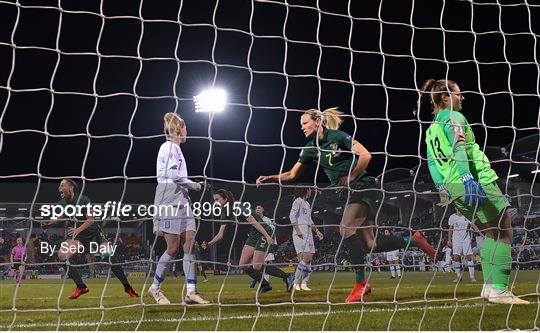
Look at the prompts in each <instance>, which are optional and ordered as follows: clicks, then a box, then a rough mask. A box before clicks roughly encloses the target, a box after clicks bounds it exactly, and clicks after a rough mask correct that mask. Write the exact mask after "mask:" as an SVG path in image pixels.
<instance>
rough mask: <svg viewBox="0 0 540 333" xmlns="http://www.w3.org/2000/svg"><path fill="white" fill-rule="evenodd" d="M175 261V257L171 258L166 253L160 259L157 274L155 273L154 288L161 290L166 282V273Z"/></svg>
mask: <svg viewBox="0 0 540 333" xmlns="http://www.w3.org/2000/svg"><path fill="white" fill-rule="evenodd" d="M173 259H174V257H172V256H170V255H169V254H168V253H167V252H164V253H163V254H162V255H161V257H159V261H158V264H157V265H156V272H155V273H154V282H153V283H152V288H154V289H157V288H159V286H160V285H161V283H162V282H163V281H165V271H166V270H167V268H168V267H169V265H170V264H171V260H173Z"/></svg>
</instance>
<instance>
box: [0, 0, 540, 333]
mask: <svg viewBox="0 0 540 333" xmlns="http://www.w3.org/2000/svg"><path fill="white" fill-rule="evenodd" d="M539 10H540V6H539V5H538V4H536V3H534V2H533V1H525V2H517V1H479V2H474V1H415V0H412V1H399V2H395V1H394V2H391V1H386V2H383V1H380V2H370V1H352V0H348V1H345V0H342V1H327V2H322V1H321V2H319V1H317V2H314V1H301V0H298V1H272V0H258V1H219V0H216V1H196V2H195V1H180V2H178V3H174V2H167V3H163V2H159V3H157V2H151V1H142V0H141V1H133V2H130V3H119V2H114V1H105V0H101V1H84V2H75V1H58V2H57V3H50V2H46V1H43V2H35V1H16V2H12V1H0V18H1V20H0V21H2V22H3V23H2V28H3V29H1V32H0V54H1V56H0V59H2V61H1V63H0V101H1V103H2V114H1V115H0V165H1V166H2V167H1V168H0V179H1V180H2V187H3V189H2V190H1V191H0V193H1V194H0V195H1V197H0V202H1V204H0V217H1V218H2V220H0V229H2V232H3V234H2V235H1V236H2V240H3V241H4V242H3V247H2V244H0V248H4V249H7V248H8V245H9V243H10V242H11V240H12V238H13V237H14V235H15V234H16V233H19V234H20V235H21V236H23V238H24V239H25V244H27V245H28V244H30V243H31V242H33V241H34V238H33V237H31V235H32V234H34V233H36V234H37V236H38V239H41V235H40V233H41V229H40V228H39V222H40V218H39V216H38V215H36V214H37V213H36V212H37V210H38V208H39V207H40V206H41V204H43V203H50V202H53V201H54V200H55V199H56V198H57V191H56V187H57V182H59V181H60V180H61V179H62V178H65V177H70V178H74V179H77V180H78V181H79V182H80V187H81V191H82V192H83V193H85V194H88V195H89V196H90V197H91V198H92V199H93V200H94V201H95V202H103V203H105V202H106V201H107V200H115V201H117V202H120V201H122V202H127V203H134V204H148V203H151V199H153V193H154V190H155V157H156V154H157V150H158V147H159V144H160V143H161V142H162V141H163V140H164V136H163V135H162V118H161V117H162V116H163V114H164V113H166V112H176V113H178V114H180V115H181V116H182V117H183V118H184V119H185V121H186V123H187V125H188V128H189V131H188V136H189V140H188V142H187V143H186V144H185V145H183V146H182V150H183V152H184V155H185V156H186V161H187V163H188V164H189V174H190V176H193V177H198V178H199V179H201V178H202V179H204V180H205V181H206V182H207V183H212V184H213V187H214V189H217V188H220V187H224V188H227V189H231V190H232V191H233V192H234V194H235V196H236V198H237V200H240V201H249V202H263V203H264V204H265V206H266V212H267V215H269V216H270V217H271V218H272V219H273V220H274V221H275V222H276V223H277V225H278V227H277V236H278V243H279V244H280V245H281V247H278V250H277V251H278V252H277V254H276V257H278V258H277V260H276V262H275V265H276V266H277V267H281V268H284V269H289V270H290V267H289V264H290V263H291V265H293V267H294V264H295V260H293V258H292V257H293V255H291V253H290V252H291V251H294V250H291V246H292V244H291V240H290V236H291V224H290V221H289V220H288V214H289V210H290V207H291V203H292V200H291V198H292V187H294V186H295V185H293V184H285V183H283V184H279V185H276V184H273V185H264V186H260V187H256V186H254V185H255V184H254V183H255V179H256V178H257V177H258V176H259V175H265V174H275V173H277V172H278V171H279V172H285V171H287V170H289V169H290V168H291V167H292V165H293V164H294V163H295V162H296V161H297V158H298V155H299V153H300V150H301V148H302V147H303V146H304V145H305V142H306V139H305V138H304V136H303V133H302V132H301V131H300V129H299V128H300V125H299V119H300V115H301V114H302V113H303V112H304V111H305V110H306V109H310V108H318V109H325V108H328V107H334V106H339V107H340V109H341V110H342V111H343V112H344V119H345V123H344V125H343V128H342V129H343V130H344V131H345V132H347V133H349V134H351V135H352V136H353V137H354V138H356V139H357V140H358V141H360V142H361V143H363V144H364V145H365V146H366V147H367V149H368V150H369V151H370V152H371V154H372V156H373V159H372V161H371V162H370V165H369V168H368V172H369V173H370V174H372V175H373V176H378V177H377V178H378V179H379V185H380V187H381V190H382V191H381V192H382V199H381V205H380V206H379V209H378V210H377V214H376V221H375V223H376V227H377V228H376V230H377V233H382V232H384V230H385V229H387V228H390V227H391V228H394V229H395V230H396V233H397V234H402V235H404V236H407V235H409V234H411V233H412V232H415V231H418V230H420V231H424V232H425V233H426V234H427V236H428V239H429V240H430V241H431V243H432V244H433V245H434V246H435V247H438V249H439V252H441V251H442V249H443V247H444V245H445V244H444V243H445V238H446V237H447V234H446V230H447V229H448V225H447V220H448V216H449V215H450V213H451V212H450V210H449V208H448V207H441V206H438V205H437V203H438V201H439V198H438V194H437V193H435V192H434V191H435V190H434V187H433V185H432V182H431V179H430V177H429V174H428V172H427V167H426V163H425V161H426V158H425V157H426V153H425V146H424V143H423V142H424V132H425V130H426V129H427V127H428V126H429V124H430V122H431V116H430V115H428V114H426V113H420V114H418V113H414V114H413V109H415V107H416V106H417V100H418V97H419V91H420V87H421V84H422V83H423V81H424V80H425V79H427V78H430V77H434V78H437V79H439V78H448V79H452V80H455V81H457V82H458V84H459V85H460V87H461V89H462V91H463V92H464V95H465V97H466V100H465V102H464V113H465V114H466V115H467V119H468V121H469V123H470V124H471V126H472V127H473V129H474V131H475V134H476V135H477V142H478V143H479V144H480V146H481V147H482V148H483V150H484V151H485V152H486V154H487V155H488V157H489V158H490V159H491V161H492V164H493V168H494V169H495V170H496V171H497V173H498V175H499V176H500V178H501V180H502V181H501V183H500V184H499V185H500V187H501V189H502V190H503V193H505V194H507V195H508V196H509V197H510V198H511V203H512V206H513V208H514V210H512V212H513V213H515V216H514V217H515V218H514V221H515V222H514V224H513V225H514V228H515V231H514V234H515V235H516V236H515V240H514V243H513V268H514V269H515V272H516V273H515V275H513V276H512V279H511V284H512V286H515V287H516V289H515V292H516V294H519V295H521V296H525V297H526V298H527V299H528V300H530V301H534V302H531V303H533V304H532V305H528V306H526V307H513V306H511V307H502V306H493V305H491V304H489V303H487V302H485V301H484V300H482V299H481V298H480V296H479V295H480V288H481V284H480V283H478V284H464V283H452V282H451V281H452V278H453V275H452V273H444V272H443V270H444V269H445V268H444V267H439V263H437V264H436V265H432V264H425V263H424V261H425V257H424V255H423V254H422V253H421V252H420V251H417V250H416V249H413V248H410V247H407V248H406V249H405V251H402V252H401V254H400V263H401V266H402V267H403V276H402V277H401V278H399V279H397V280H389V279H388V280H387V279H386V278H385V276H386V275H387V274H388V273H386V271H387V270H388V269H389V267H390V266H392V265H390V264H388V263H385V264H382V263H381V262H380V261H383V262H386V260H385V258H384V256H382V255H378V254H374V253H370V254H369V256H368V261H367V265H366V277H367V278H368V281H370V282H372V284H373V286H374V292H373V294H372V295H371V296H369V297H368V298H366V300H365V301H364V302H361V304H355V305H345V303H344V300H345V297H346V296H347V294H348V292H349V291H350V288H351V286H352V284H353V281H354V278H353V277H352V274H351V273H350V272H348V270H349V268H348V267H347V263H346V262H344V261H343V260H344V259H345V260H346V259H347V255H346V250H345V249H344V245H343V244H342V241H341V238H340V237H339V231H338V226H339V222H340V219H341V215H342V214H343V210H344V205H343V202H340V201H339V200H338V199H337V195H336V194H335V193H334V191H333V190H332V189H327V187H328V184H327V182H328V180H327V179H326V176H324V175H322V174H323V172H322V170H321V168H320V167H316V168H312V169H310V170H308V171H307V172H306V174H304V175H303V177H301V178H300V179H299V181H298V183H301V184H303V185H305V186H309V187H311V188H313V189H316V190H317V192H316V194H315V195H314V197H313V198H312V199H311V200H312V201H311V204H312V207H313V216H314V217H315V220H316V222H317V224H318V226H319V228H321V229H322V230H323V231H324V233H325V240H323V241H322V242H317V244H316V245H317V248H318V249H319V252H318V253H317V255H316V258H315V262H314V265H313V268H314V270H315V271H316V273H314V274H313V282H312V283H313V289H314V291H313V293H312V294H308V293H305V294H303V293H294V294H292V295H289V294H287V293H285V292H284V291H283V289H282V288H283V286H282V285H281V281H277V282H276V280H275V279H274V281H273V283H272V284H273V285H274V291H272V292H270V293H267V294H264V295H263V294H257V293H256V292H254V289H249V288H248V284H249V281H248V279H246V276H245V275H237V273H239V271H238V269H237V267H236V265H237V264H238V260H239V257H240V256H239V254H240V251H241V245H242V240H243V239H244V238H245V235H244V234H245V231H246V230H247V229H246V227H245V226H242V225H235V227H234V228H229V232H230V234H229V237H230V238H229V239H227V243H226V244H225V245H226V246H225V245H223V244H222V247H220V248H219V250H212V251H211V252H210V253H209V254H208V258H204V259H202V260H201V261H202V262H204V263H205V264H206V265H207V268H208V269H209V270H210V269H212V270H214V272H217V273H221V274H218V275H215V276H212V277H211V279H210V281H209V283H208V284H204V283H201V282H200V281H199V283H198V289H199V291H200V292H201V294H202V295H203V296H204V297H205V298H208V299H211V300H212V303H211V304H209V305H205V306H192V307H190V306H186V305H185V304H184V303H183V302H182V300H183V296H184V295H185V291H184V290H183V289H184V288H183V287H181V283H182V281H183V278H180V282H177V281H175V280H174V279H173V278H172V276H168V277H167V282H166V283H165V284H164V286H167V288H170V289H168V290H167V293H168V295H171V299H172V303H173V306H170V307H169V306H165V307H163V306H159V305H156V304H153V301H152V300H151V299H150V298H149V297H148V296H147V295H146V291H147V289H148V287H149V284H150V283H151V279H152V276H151V272H152V271H153V269H152V264H155V263H156V258H157V255H158V254H160V253H161V252H162V251H163V245H159V241H158V240H156V239H154V238H153V237H152V235H151V228H150V229H149V228H148V227H147V226H148V225H151V222H152V220H151V219H148V218H143V217H141V216H133V217H131V218H127V219H122V221H116V220H105V221H100V223H101V224H102V226H103V228H104V230H105V231H106V232H108V233H109V236H111V237H110V240H111V241H113V242H114V244H119V243H123V244H130V246H124V247H125V248H126V249H124V250H125V251H126V252H125V253H127V254H122V255H123V257H122V258H123V259H122V263H123V265H124V267H125V268H126V270H127V271H129V272H130V273H132V274H130V275H129V276H128V278H129V279H130V281H131V282H132V284H133V286H134V287H135V289H136V290H137V291H138V292H139V293H140V294H141V297H140V298H138V299H134V300H132V299H129V298H127V297H126V298H123V297H125V295H124V294H123V292H122V291H118V290H116V289H114V288H115V286H114V285H112V286H111V285H110V283H109V281H111V284H112V283H113V281H116V279H115V278H114V276H111V272H110V269H109V265H108V264H109V263H108V262H102V263H101V264H100V265H101V266H99V267H102V268H100V270H99V269H98V272H97V273H96V272H95V271H94V270H95V269H96V268H95V266H94V265H93V264H91V263H89V262H87V261H84V260H83V261H80V263H78V264H74V266H76V267H79V268H81V269H82V270H88V271H89V274H92V275H97V276H99V278H98V279H96V280H92V286H91V289H92V290H93V291H94V292H93V293H90V294H88V295H84V296H82V297H81V298H80V299H79V300H77V301H74V302H79V301H81V302H79V303H75V305H73V304H72V303H67V302H66V300H65V298H66V296H67V294H66V292H67V291H68V290H71V287H72V281H71V280H70V279H69V278H67V277H66V276H65V274H57V273H59V272H57V271H54V269H56V268H57V267H60V265H59V264H61V263H60V262H58V261H56V259H55V260H46V261H39V260H36V261H35V262H34V263H29V264H28V265H27V270H29V271H30V270H31V271H37V272H39V273H38V274H40V275H41V276H51V277H56V278H57V279H58V276H57V275H61V276H62V278H61V280H60V281H61V283H57V284H55V283H53V284H47V283H45V282H44V281H46V280H40V281H28V282H27V281H26V280H25V281H23V283H22V286H21V288H15V289H12V283H11V280H8V282H6V281H2V283H1V284H0V287H1V288H2V289H0V296H1V297H0V313H1V314H2V315H1V318H2V319H0V327H2V329H6V330H12V329H20V328H35V329H51V328H52V329H56V330H59V329H66V328H71V329H74V327H83V328H85V329H108V330H115V329H133V330H148V329H156V328H157V329H168V330H184V329H238V330H239V329H256V330H320V329H323V330H331V329H348V330H368V329H380V330H382V329H400V330H405V329H411V328H412V329H439V330H444V329H449V330H454V329H461V330H462V329H467V330H472V329H516V328H519V329H538V313H539V308H538V303H537V298H538V296H539V293H538V286H539V281H540V280H539V276H538V270H537V269H538V264H539V262H540V261H539V260H538V256H539V253H540V247H539V246H538V238H539V237H538V234H539V228H538V225H537V221H538V216H540V213H539V212H540V207H539V206H538V201H537V194H536V190H537V189H536V187H535V183H536V175H537V172H535V171H537V170H538V169H539V165H538V152H539V147H540V141H539V140H538V134H539V133H538V131H539V130H540V118H539V115H540V113H539V107H540V91H539V89H540V88H539V86H540V70H539V69H538V68H539V67H538V54H537V52H538V51H537V50H538V43H537V41H538V37H539V34H540V27H539V26H538V21H539V17H538V15H539ZM213 86H218V87H222V88H225V89H226V90H227V91H228V93H229V104H228V106H227V110H226V112H225V113H223V114H210V116H208V117H207V116H205V115H202V114H196V113H195V112H194V106H193V96H194V95H196V94H197V93H198V92H199V91H200V90H201V89H203V88H207V87H213ZM322 153H324V152H322ZM516 175H517V176H516ZM296 185H297V184H296ZM192 198H193V199H195V201H197V200H198V201H201V202H206V201H211V200H212V198H211V196H210V194H209V193H208V191H204V192H202V194H200V196H199V194H196V195H194V196H192ZM231 230H234V232H231ZM215 231H216V229H215V226H214V225H213V223H212V222H211V221H210V219H202V220H201V221H199V230H198V237H197V238H198V239H199V241H202V240H206V239H209V238H210V237H211V236H212V235H213V234H214V233H215ZM63 232H64V229H63V228H58V229H57V231H56V233H57V234H60V233H63ZM128 233H130V234H131V233H132V234H133V235H134V238H133V237H131V235H127V234H128ZM51 234H55V233H52V232H50V233H49V234H47V233H45V236H44V237H45V240H47V241H50V237H52V236H51ZM58 237H63V234H62V235H61V236H58ZM287 244H288V245H287ZM160 246H161V247H160ZM9 248H10V249H11V246H10V245H9ZM477 248H479V246H477ZM2 254H4V257H5V258H4V261H3V262H0V269H1V270H2V272H6V273H5V276H6V277H8V273H7V272H8V271H9V270H10V267H11V263H10V261H9V257H6V255H8V253H7V252H3V253H2ZM6 258H7V259H6ZM36 258H38V259H40V257H39V256H36ZM54 258H55V257H54ZM180 258H181V257H178V258H177V259H175V260H174V262H175V264H176V265H177V266H178V265H180V266H181V264H182V259H180ZM289 259H291V261H290V262H289ZM441 261H444V260H441ZM96 264H97V261H96ZM477 264H478V262H477ZM441 265H442V264H441ZM55 267H56V268H55ZM476 267H477V268H478V267H479V265H476ZM379 269H382V271H383V272H384V273H379V272H378V270H379ZM90 270H91V271H90ZM60 273H61V272H60ZM138 274H140V277H139V275H138ZM476 276H477V279H478V280H479V281H481V279H480V278H479V277H480V273H479V272H477V274H476ZM465 279H466V278H465ZM394 281H397V282H394ZM114 283H115V284H116V283H117V282H114ZM47 288H50V289H47ZM100 288H102V289H100ZM143 294H144V295H143ZM6 295H7V297H6ZM533 296H534V297H533ZM91 297H94V298H91ZM85 299H86V301H84V300H85ZM194 309H195V310H194ZM156 325H157V326H156Z"/></svg>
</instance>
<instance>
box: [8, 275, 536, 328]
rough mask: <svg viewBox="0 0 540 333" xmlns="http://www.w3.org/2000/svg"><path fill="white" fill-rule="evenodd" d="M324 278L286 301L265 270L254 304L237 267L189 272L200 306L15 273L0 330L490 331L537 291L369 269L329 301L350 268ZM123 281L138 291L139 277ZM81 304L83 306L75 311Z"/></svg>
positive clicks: (529, 282) (176, 290) (171, 289)
mask: <svg viewBox="0 0 540 333" xmlns="http://www.w3.org/2000/svg"><path fill="white" fill-rule="evenodd" d="M513 277H514V276H513ZM332 278H333V273H314V274H313V275H312V278H311V281H310V286H311V288H312V289H313V291H311V292H307V293H306V292H297V293H295V294H294V301H295V304H294V305H292V304H291V303H290V302H291V295H290V294H288V293H286V292H285V291H284V285H283V283H282V282H281V281H278V280H277V279H276V278H273V280H272V281H273V283H272V284H273V287H274V290H273V291H271V292H269V293H267V294H263V295H259V297H258V302H259V304H260V306H256V305H255V290H254V289H249V287H248V284H249V282H250V280H249V278H248V277H247V276H245V275H243V276H230V277H228V278H227V280H226V283H225V285H224V287H223V290H222V291H221V294H220V288H221V286H222V282H223V279H224V277H223V276H216V277H213V276H212V277H210V281H209V282H206V283H204V282H201V281H199V286H198V288H199V291H200V292H201V294H202V295H203V296H204V297H206V298H207V299H209V300H212V301H213V302H214V304H212V305H210V306H182V305H181V304H176V305H168V306H156V305H154V304H153V301H152V299H150V298H149V297H148V296H146V295H145V297H144V299H143V301H144V302H145V305H144V306H143V305H142V301H141V299H140V298H139V299H132V298H129V297H128V296H127V294H125V293H124V291H123V288H122V286H121V285H120V283H119V282H118V281H117V280H116V279H111V281H110V283H109V284H108V286H107V289H106V290H105V293H104V297H103V298H101V294H102V292H103V289H104V286H105V280H104V279H89V280H87V281H86V283H87V284H88V286H89V288H90V293H88V294H86V295H83V296H81V297H80V298H79V299H77V300H69V299H67V296H68V295H69V293H70V292H71V291H72V290H73V287H74V285H73V283H72V282H71V281H69V280H67V281H66V284H65V286H64V290H63V291H62V293H61V295H60V291H61V288H62V283H61V281H55V280H25V281H24V282H23V284H22V286H21V288H19V290H18V291H17V297H16V303H15V306H16V309H17V311H16V312H15V311H12V307H13V299H14V292H15V288H14V287H13V281H0V311H1V312H0V330H7V329H9V328H10V325H12V323H13V327H12V329H13V330H49V331H50V330H56V329H57V325H58V324H59V326H58V328H59V329H60V330H96V328H98V324H99V323H101V324H100V325H99V330H135V329H137V326H138V325H140V326H139V327H138V329H139V330H176V329H177V328H178V329H180V330H215V329H218V330H251V329H252V328H253V327H254V328H255V329H256V330H289V327H290V328H291V329H293V330H321V329H324V330H356V329H357V328H358V329H360V330H387V329H391V330H418V329H421V330H449V329H451V330H478V329H482V330H499V329H506V328H510V329H533V328H538V326H539V325H538V322H539V321H538V320H537V316H538V312H539V311H540V308H539V305H538V304H539V303H538V297H537V296H535V295H531V296H527V297H526V299H528V300H529V301H531V304H530V305H526V306H514V307H510V306H509V305H493V304H488V303H485V302H484V301H483V300H481V299H479V297H478V296H479V293H480V290H481V287H482V285H481V283H475V284H470V283H469V282H468V277H465V278H464V280H463V282H462V283H461V284H460V285H459V287H458V288H457V289H456V286H455V284H453V283H452V279H453V278H454V274H451V273H437V274H436V275H435V276H434V275H433V273H411V272H407V273H406V275H405V277H404V278H403V280H402V281H401V282H400V283H399V286H398V280H391V279H390V278H389V273H384V272H383V273H378V274H377V273H374V274H372V276H371V277H370V282H371V283H372V285H373V293H372V294H371V295H370V296H369V297H368V298H367V302H366V303H365V304H339V303H342V302H343V301H344V299H345V298H346V297H347V295H348V293H349V290H350V288H351V286H352V281H353V275H352V273H338V274H337V275H336V277H335V280H334V282H333V284H332V288H331V289H330V291H329V292H328V289H329V286H330V282H331V281H332ZM432 279H433V281H432V282H431V283H430V281H431V280H432ZM479 280H480V279H479ZM538 280H539V271H522V272H519V274H518V275H517V279H516V287H515V289H514V292H515V293H516V294H520V295H523V294H534V293H535V292H536V291H537V284H538ZM131 281H132V283H133V286H134V287H135V289H136V290H137V291H139V292H140V291H141V289H142V286H143V284H144V278H132V279H131ZM182 281H183V280H182V279H180V280H175V279H173V278H168V279H167V281H166V283H165V284H164V285H163V291H164V293H165V295H167V296H168V297H169V299H170V300H171V301H172V302H173V303H180V302H181V297H180V294H181V287H182V284H181V283H182ZM59 295H60V298H59V297H58V296H59ZM536 295H537V294H536ZM424 297H425V299H427V300H428V302H424ZM218 300H219V302H220V303H221V305H222V306H221V307H220V306H218V305H217V304H216V303H217V302H218ZM394 300H395V302H394ZM327 301H329V302H330V303H332V304H331V305H329V304H327ZM281 303H285V304H281ZM312 303H316V304H312ZM245 304H252V305H245ZM58 308H60V309H62V311H60V312H59V311H57V309H58ZM83 308H92V309H87V310H80V309H83ZM28 310H32V311H28Z"/></svg>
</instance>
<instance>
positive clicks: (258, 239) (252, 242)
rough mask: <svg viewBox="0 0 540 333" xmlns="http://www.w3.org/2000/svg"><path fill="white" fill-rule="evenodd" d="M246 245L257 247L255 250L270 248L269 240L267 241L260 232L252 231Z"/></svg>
mask: <svg viewBox="0 0 540 333" xmlns="http://www.w3.org/2000/svg"><path fill="white" fill-rule="evenodd" d="M244 245H247V246H251V247H253V248H255V251H265V252H266V249H267V248H268V242H267V241H266V238H265V237H264V236H263V235H261V234H259V233H257V234H255V233H250V234H249V235H248V238H247V239H246V242H245V243H244Z"/></svg>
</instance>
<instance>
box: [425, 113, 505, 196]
mask: <svg viewBox="0 0 540 333" xmlns="http://www.w3.org/2000/svg"><path fill="white" fill-rule="evenodd" d="M426 145H427V159H428V167H429V171H430V173H431V177H432V179H433V182H434V183H435V185H437V186H438V185H443V184H451V183H457V182H461V180H460V177H461V176H463V175H465V174H467V173H471V174H472V176H473V177H474V178H475V179H476V180H477V181H478V182H479V183H480V184H489V183H491V182H493V181H495V180H497V179H498V177H497V174H496V173H495V171H493V169H491V165H490V163H489V160H488V158H487V157H486V155H485V154H484V153H483V152H482V150H481V149H480V146H478V144H477V143H476V142H475V138H474V133H473V131H472V129H471V127H470V126H469V123H468V122H467V119H465V117H464V116H463V114H461V113H460V112H457V111H451V110H441V111H439V112H438V113H437V117H436V118H435V120H434V122H433V124H431V126H429V128H428V130H427V132H426Z"/></svg>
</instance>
